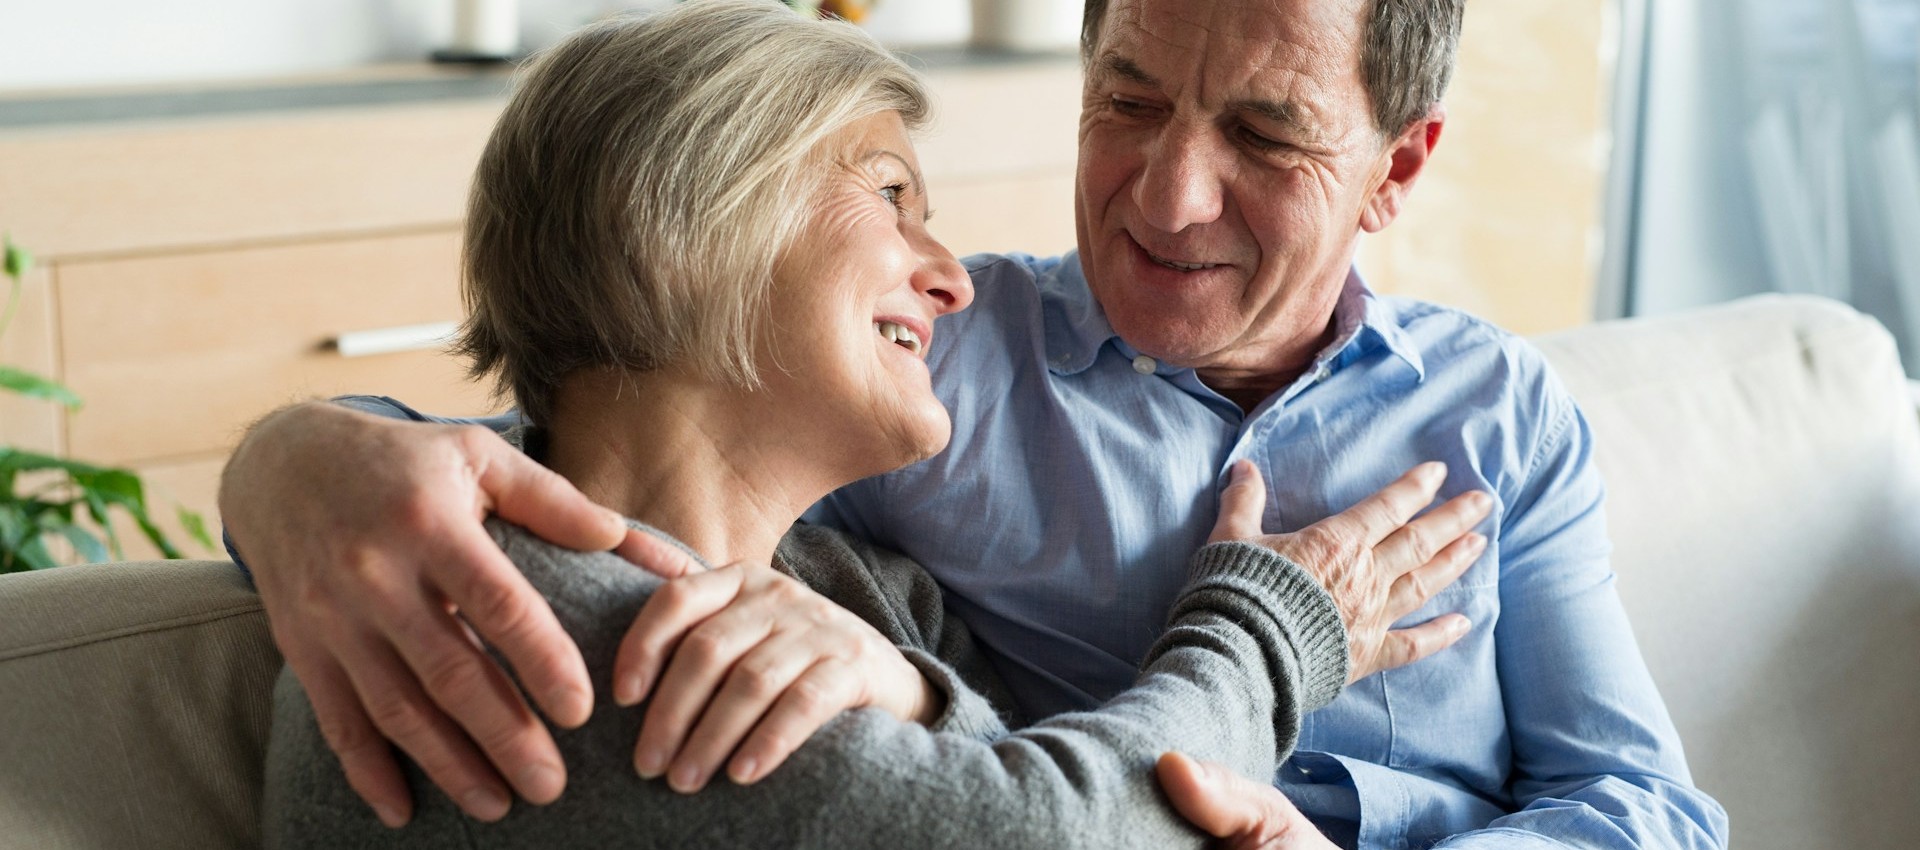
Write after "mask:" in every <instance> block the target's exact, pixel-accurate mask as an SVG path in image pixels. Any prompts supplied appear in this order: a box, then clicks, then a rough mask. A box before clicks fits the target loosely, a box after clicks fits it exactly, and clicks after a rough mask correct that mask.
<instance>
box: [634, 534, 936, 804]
mask: <svg viewBox="0 0 1920 850" xmlns="http://www.w3.org/2000/svg"><path fill="white" fill-rule="evenodd" d="M648 694H652V696H653V701H652V703H651V704H650V705H649V706H648V707H647V714H646V718H645V720H644V721H643V722H642V723H641V726H640V740H639V743H638V744H637V745H636V746H635V747H634V760H633V764H634V770H635V771H636V772H638V773H639V774H640V775H641V776H642V777H645V778H648V779H651V778H654V777H657V776H661V775H662V774H664V775H665V776H666V777H667V784H668V785H669V786H670V787H672V788H673V789H674V790H675V791H679V792H681V793H692V792H694V791H698V790H700V789H701V788H703V787H705V786H706V784H707V781H708V780H709V779H711V778H712V777H713V775H714V774H715V773H716V772H717V771H718V770H719V768H720V765H721V763H722V762H723V761H726V762H727V776H728V777H729V778H731V779H732V780H733V781H735V782H738V783H740V784H743V785H745V784H751V783H753V782H756V781H758V780H759V779H760V778H761V777H763V776H766V775H767V774H768V773H769V772H771V771H772V770H773V769H774V768H775V767H778V766H779V765H780V763H781V762H783V761H785V760H786V758H787V756H789V755H791V754H792V753H793V751H794V750H795V749H797V748H798V747H799V746H800V744H801V743H803V742H805V741H806V740H807V739H808V738H809V737H811V736H812V735H813V733H814V732H815V731H817V730H818V729H819V728H820V727H821V726H822V725H823V724H825V723H826V722H827V721H828V720H830V719H832V718H833V717H834V716H835V715H837V714H839V713H840V712H842V711H846V710H848V709H854V708H863V707H868V706H871V707H875V708H879V709H882V710H884V711H886V712H887V713H889V714H892V715H893V716H895V717H897V718H900V719H901V720H907V721H912V722H917V723H923V724H924V723H929V722H931V721H932V720H933V719H934V718H936V717H938V716H939V712H940V711H941V710H942V709H943V704H944V698H943V697H942V696H941V695H940V694H939V693H938V692H937V691H935V690H934V689H933V686H932V685H930V684H928V682H927V681H926V678H925V677H923V676H922V675H921V674H920V670H919V668H917V667H915V666H913V664H912V663H911V662H909V661H907V659H906V657H905V656H903V655H901V654H900V650H899V649H898V648H897V647H895V646H894V645H893V644H892V643H890V642H888V641H887V639H886V638H885V637H883V636H882V635H881V634H880V632H878V631H876V630H875V629H874V628H873V627H872V626H870V625H868V624H867V623H866V621H864V620H861V619H860V618H859V617H856V616H854V615H853V614H852V613H850V612H848V611H847V610H846V609H844V608H841V607H840V606H838V605H835V604H834V603H833V602H832V601H830V600H828V599H827V598H826V597H823V596H821V595H820V594H818V593H815V592H814V591H813V590H812V589H811V588H808V587H807V586H806V585H804V584H801V583H800V582H798V581H796V580H794V579H793V578H791V577H789V576H787V575H785V574H783V573H780V572H778V571H776V570H773V569H771V568H768V567H761V566H745V565H739V564H736V565H733V566H729V567H724V568H722V569H718V570H714V571H712V572H707V573H699V574H695V575H690V576H685V577H682V578H679V579H676V580H674V581H671V582H668V583H667V584H666V585H664V586H663V587H661V588H660V590H659V591H656V592H655V593H654V595H653V598H651V599H649V600H647V604H646V606H645V607H643V608H642V609H641V611H640V615H639V616H638V617H636V618H635V619H634V623H633V628H632V629H631V630H629V631H628V632H627V636H626V639H625V640H624V641H623V642H622V643H621V645H620V653H619V657H618V659H617V660H616V661H615V662H614V701H615V702H617V703H619V704H621V705H635V704H637V703H639V702H640V701H641V700H643V699H646V698H647V696H648ZM729 754H731V755H732V758H731V760H729V759H728V756H729Z"/></svg>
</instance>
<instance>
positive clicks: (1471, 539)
mask: <svg viewBox="0 0 1920 850" xmlns="http://www.w3.org/2000/svg"><path fill="white" fill-rule="evenodd" d="M1467 550H1468V551H1470V552H1472V553H1474V554H1475V555H1478V554H1480V553H1481V552H1485V551H1486V550H1487V536H1486V535H1484V534H1480V533H1477V532H1476V533H1474V534H1469V535H1467Z"/></svg>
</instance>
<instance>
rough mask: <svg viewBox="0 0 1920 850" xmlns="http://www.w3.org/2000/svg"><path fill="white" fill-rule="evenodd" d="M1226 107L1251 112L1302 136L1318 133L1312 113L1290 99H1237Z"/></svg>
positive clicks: (1312, 135)
mask: <svg viewBox="0 0 1920 850" xmlns="http://www.w3.org/2000/svg"><path fill="white" fill-rule="evenodd" d="M1228 108H1229V109H1232V110H1233V111H1235V112H1251V113H1253V114H1255V115H1258V116H1260V117H1261V118H1265V119H1267V120H1268V121H1271V122H1273V123H1275V124H1279V125H1281V126H1283V127H1286V128H1287V129H1289V130H1292V131H1294V132H1296V133H1299V134H1301V135H1303V136H1307V137H1314V136H1318V135H1319V134H1320V133H1319V129H1320V128H1319V127H1318V126H1316V125H1315V124H1314V122H1313V113H1311V112H1309V111H1307V109H1306V107H1303V106H1301V105H1300V104H1298V103H1295V102H1293V101H1290V100H1281V101H1275V100H1237V101H1234V102H1233V103H1231V104H1228Z"/></svg>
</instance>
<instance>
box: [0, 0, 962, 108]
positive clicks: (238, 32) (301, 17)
mask: <svg viewBox="0 0 1920 850" xmlns="http://www.w3.org/2000/svg"><path fill="white" fill-rule="evenodd" d="M519 5H520V21H521V43H522V44H524V45H526V46H528V47H530V48H538V47H540V46H544V45H546V44H550V43H552V42H553V41H554V40H555V39H557V38H559V37H560V36H562V35H564V34H566V33H567V32H569V31H571V30H573V29H575V28H577V27H579V26H581V25H582V24H585V23H587V22H588V21H591V20H593V19H595V18H597V17H599V16H601V15H604V14H607V13H609V12H616V11H620V10H623V9H632V8H638V9H645V8H652V7H657V6H659V5H662V2H661V0H627V2H610V1H609V0H520V4H519ZM451 10H452V4H451V3H449V2H446V0H324V2H313V3H291V2H274V0H167V2H153V0H0V21H4V23H5V32H6V46H5V49H0V88H30V87H33V88H37V87H65V86H96V85H116V84H126V83H156V82H169V81H183V80H208V79H220V78H247V77H255V76H279V75H286V74H302V73H310V72H316V71H331V70H338V69H342V68H351V67H354V66H358V65H365V64H369V63H376V62H402V61H412V60H415V59H419V58H421V57H424V56H426V55H427V53H428V51H430V50H432V49H434V48H436V47H439V46H441V45H443V44H445V43H446V41H447V34H448V33H449V31H450V29H451V26H452V24H451V17H452V12H451ZM865 26H867V28H868V29H870V30H871V31H872V32H873V33H874V35H876V36H877V37H879V38H880V39H881V40H882V41H885V42H887V43H889V44H900V45H922V44H943V43H948V44H951V43H959V42H963V41H966V40H967V37H968V33H969V30H970V28H971V18H970V11H969V5H968V0H893V2H888V3H881V4H879V5H878V6H877V7H876V8H875V9H874V12H873V15H872V16H871V17H870V18H868V19H867V21H866V22H865Z"/></svg>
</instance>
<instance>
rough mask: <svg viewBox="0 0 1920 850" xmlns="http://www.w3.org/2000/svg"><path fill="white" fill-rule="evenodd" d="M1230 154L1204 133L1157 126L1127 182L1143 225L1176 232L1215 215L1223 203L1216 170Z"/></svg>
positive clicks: (1224, 165) (1220, 173)
mask: <svg viewBox="0 0 1920 850" xmlns="http://www.w3.org/2000/svg"><path fill="white" fill-rule="evenodd" d="M1230 156H1231V152H1229V151H1225V150H1221V149H1219V147H1218V146H1216V145H1213V144H1212V143H1211V141H1210V140H1209V139H1208V138H1207V135H1206V134H1205V133H1204V132H1201V131H1198V130H1195V129H1190V128H1184V127H1179V126H1168V127H1166V128H1164V129H1162V130H1161V132H1160V136H1159V138H1158V139H1157V140H1156V141H1155V142H1154V144H1153V145H1152V147H1150V148H1149V149H1148V150H1147V161H1146V167H1145V168H1143V169H1142V170H1141V172H1140V179H1139V180H1138V181H1136V182H1135V183H1134V185H1133V202H1134V205H1135V206H1136V207H1138V208H1139V210H1140V213H1141V215H1143V216H1144V217H1145V223H1146V224H1148V225H1150V226H1152V227H1154V228H1155V229H1158V230H1160V231H1163V232H1166V233H1179V232H1180V231H1182V230H1185V229H1187V228H1188V227H1191V226H1193V225H1196V224H1206V223H1208V222H1211V221H1214V220H1215V219H1218V218H1219V217H1220V210H1221V207H1222V206H1223V205H1224V204H1225V200H1224V198H1223V195H1224V194H1225V191H1226V190H1225V187H1224V184H1223V178H1222V170H1223V169H1224V168H1225V167H1227V165H1229V162H1228V160H1229V158H1230Z"/></svg>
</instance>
